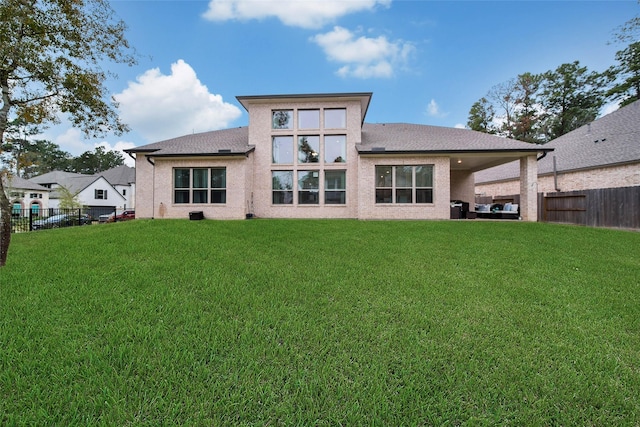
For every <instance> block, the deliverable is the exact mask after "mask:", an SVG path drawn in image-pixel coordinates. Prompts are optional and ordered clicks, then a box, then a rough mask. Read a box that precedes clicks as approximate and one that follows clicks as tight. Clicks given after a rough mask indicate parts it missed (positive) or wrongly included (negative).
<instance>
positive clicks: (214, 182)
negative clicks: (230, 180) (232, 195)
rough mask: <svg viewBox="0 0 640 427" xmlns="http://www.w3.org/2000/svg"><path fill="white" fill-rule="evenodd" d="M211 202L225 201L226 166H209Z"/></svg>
mask: <svg viewBox="0 0 640 427" xmlns="http://www.w3.org/2000/svg"><path fill="white" fill-rule="evenodd" d="M211 203H227V169H226V168H211Z"/></svg>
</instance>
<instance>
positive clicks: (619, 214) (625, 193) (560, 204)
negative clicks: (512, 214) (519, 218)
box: [538, 187, 640, 228]
mask: <svg viewBox="0 0 640 427" xmlns="http://www.w3.org/2000/svg"><path fill="white" fill-rule="evenodd" d="M538 221H544V222H561V223H568V224H578V225H588V226H591V227H619V228H640V187H622V188H600V189H596V190H582V191H569V192H558V193H546V194H543V193H539V194H538Z"/></svg>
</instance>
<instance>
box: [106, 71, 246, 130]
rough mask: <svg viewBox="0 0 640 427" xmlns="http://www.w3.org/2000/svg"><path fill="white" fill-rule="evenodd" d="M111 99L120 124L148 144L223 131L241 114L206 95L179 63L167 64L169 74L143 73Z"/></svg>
mask: <svg viewBox="0 0 640 427" xmlns="http://www.w3.org/2000/svg"><path fill="white" fill-rule="evenodd" d="M115 98H116V100H117V101H118V102H119V103H120V107H119V110H120V117H121V118H122V121H123V122H125V123H127V124H128V125H129V126H130V127H131V129H132V130H134V131H136V132H137V133H139V134H140V135H142V136H143V137H144V138H146V139H148V140H150V141H158V140H163V139H168V138H172V137H176V136H180V135H184V134H188V133H193V132H203V131H208V130H215V129H221V128H225V127H228V126H229V123H230V122H232V121H234V120H235V119H237V118H238V117H240V115H241V114H242V113H241V111H240V109H239V108H238V107H236V106H235V105H233V104H229V103H226V102H224V101H223V100H222V96H220V95H215V94H212V93H209V89H208V88H207V87H206V86H205V85H203V84H202V83H201V82H200V80H198V77H197V76H196V73H195V71H194V70H193V68H191V66H190V65H189V64H187V63H186V62H184V61H183V60H178V62H176V63H174V64H172V65H171V74H170V75H163V74H162V73H161V72H160V70H159V69H157V68H154V69H151V70H148V71H146V72H145V73H144V74H142V75H141V76H139V77H138V78H137V79H136V82H129V86H128V87H127V88H126V89H125V90H123V91H122V92H121V93H119V94H116V95H115Z"/></svg>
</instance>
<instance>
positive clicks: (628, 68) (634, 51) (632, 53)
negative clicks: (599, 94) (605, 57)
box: [607, 42, 640, 107]
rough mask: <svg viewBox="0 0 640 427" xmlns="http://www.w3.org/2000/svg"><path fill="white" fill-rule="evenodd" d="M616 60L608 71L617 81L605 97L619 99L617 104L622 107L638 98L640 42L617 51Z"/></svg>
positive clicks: (639, 88)
mask: <svg viewBox="0 0 640 427" xmlns="http://www.w3.org/2000/svg"><path fill="white" fill-rule="evenodd" d="M616 60H617V61H618V65H617V66H613V67H611V68H610V69H609V72H610V73H612V75H613V76H614V77H615V78H617V79H618V80H619V82H618V83H617V84H614V86H613V87H612V88H611V89H609V91H608V92H607V97H609V98H611V99H613V100H620V102H619V106H620V107H624V106H625V105H628V104H631V103H632V102H634V101H637V100H638V99H640V42H635V43H631V44H630V45H629V46H628V47H627V48H626V49H624V50H621V51H618V52H617V53H616Z"/></svg>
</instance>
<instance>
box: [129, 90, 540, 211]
mask: <svg viewBox="0 0 640 427" xmlns="http://www.w3.org/2000/svg"><path fill="white" fill-rule="evenodd" d="M371 96H372V94H371V93H337V94H311V95H270V96H239V97H237V100H238V102H239V103H240V104H241V105H242V106H243V107H244V108H245V109H246V110H247V112H248V114H249V125H248V126H246V127H239V128H232V129H224V130H217V131H211V132H205V133H199V134H193V135H185V136H182V137H178V138H173V139H169V140H165V141H161V142H157V143H153V144H149V145H144V146H141V147H136V148H132V149H129V150H126V151H127V152H128V153H129V154H130V155H131V156H132V157H135V159H136V216H137V217H138V218H188V217H189V215H190V212H193V211H201V212H202V213H203V214H204V217H205V218H210V219H240V218H245V217H246V216H247V215H255V216H257V217H262V218H358V219H447V218H449V216H450V202H451V200H462V201H467V202H470V203H472V202H473V200H474V192H475V182H474V175H473V174H474V172H476V171H478V170H482V169H484V168H488V167H491V166H495V165H499V164H502V163H508V162H511V161H514V160H517V161H518V162H519V165H520V169H521V171H522V179H521V180H520V190H519V193H520V205H521V215H522V217H523V219H525V220H530V221H535V220H536V211H537V198H536V194H537V183H536V179H537V161H536V159H537V157H538V156H540V155H542V154H543V153H546V152H547V151H549V150H550V149H549V148H547V147H540V146H533V145H531V144H526V143H523V142H519V141H514V140H509V139H504V138H500V137H496V136H493V135H488V134H484V133H480V132H474V131H471V130H466V129H453V128H443V127H436V126H426V125H414V124H404V123H393V124H390V123H386V124H367V123H365V122H364V121H365V116H366V113H367V110H368V108H369V103H370V101H371Z"/></svg>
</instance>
